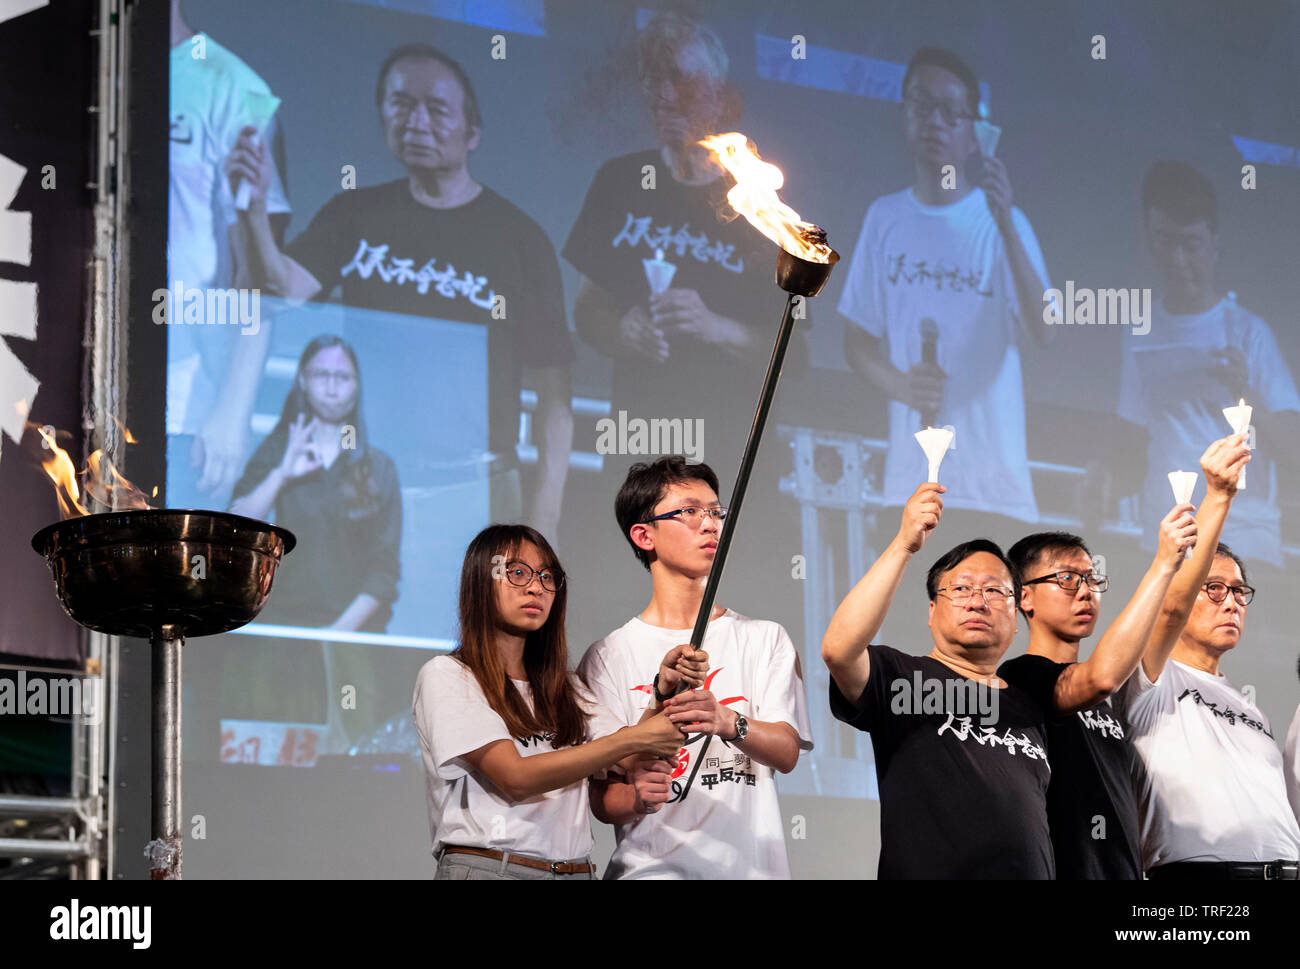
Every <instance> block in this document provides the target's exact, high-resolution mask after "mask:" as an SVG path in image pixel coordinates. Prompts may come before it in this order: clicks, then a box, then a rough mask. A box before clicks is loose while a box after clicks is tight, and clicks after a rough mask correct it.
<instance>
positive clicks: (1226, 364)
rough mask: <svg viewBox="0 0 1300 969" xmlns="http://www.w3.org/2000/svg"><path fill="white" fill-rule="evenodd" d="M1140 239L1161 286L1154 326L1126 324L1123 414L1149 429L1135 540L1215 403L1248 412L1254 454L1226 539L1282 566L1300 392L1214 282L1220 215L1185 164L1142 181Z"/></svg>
mask: <svg viewBox="0 0 1300 969" xmlns="http://www.w3.org/2000/svg"><path fill="white" fill-rule="evenodd" d="M1142 215H1143V222H1144V225H1145V229H1146V240H1147V247H1148V249H1149V251H1150V253H1151V259H1152V262H1154V264H1155V269H1156V273H1157V276H1158V279H1159V282H1160V298H1159V299H1158V300H1157V301H1156V302H1155V304H1154V306H1153V308H1152V320H1151V331H1150V333H1148V334H1145V335H1140V336H1139V335H1137V334H1135V333H1133V332H1131V331H1130V332H1126V334H1125V336H1124V356H1123V364H1122V369H1121V375H1120V395H1119V416H1120V417H1122V418H1124V419H1125V420H1128V421H1131V422H1132V423H1134V424H1139V425H1141V426H1143V427H1145V428H1146V430H1147V434H1148V437H1149V444H1148V447H1147V454H1146V481H1145V484H1144V485H1143V488H1142V520H1143V522H1144V523H1145V524H1146V526H1147V527H1146V531H1145V532H1144V535H1143V539H1144V542H1145V544H1146V545H1147V546H1148V547H1152V546H1153V545H1154V533H1153V531H1152V528H1151V526H1152V523H1153V522H1154V521H1155V520H1156V519H1155V518H1154V517H1153V512H1155V513H1156V514H1158V511H1157V510H1158V509H1160V508H1162V507H1163V506H1164V504H1165V503H1166V501H1167V499H1168V496H1169V484H1168V482H1167V480H1166V477H1165V476H1166V474H1167V473H1168V472H1169V471H1173V470H1176V469H1178V468H1191V467H1194V466H1195V465H1194V462H1195V460H1196V456H1197V454H1199V453H1200V451H1201V449H1202V448H1203V447H1204V446H1205V442H1206V441H1210V440H1214V439H1215V438H1218V437H1220V436H1221V435H1222V434H1223V432H1224V430H1226V429H1227V424H1226V422H1225V421H1224V418H1223V408H1225V407H1230V406H1232V405H1233V404H1236V403H1237V401H1238V400H1240V399H1243V398H1244V399H1245V401H1246V403H1248V404H1250V405H1251V406H1252V407H1253V408H1254V412H1253V414H1252V416H1251V423H1252V424H1253V425H1254V428H1255V431H1256V438H1257V440H1255V441H1254V442H1252V443H1253V444H1254V445H1255V446H1256V447H1257V448H1258V449H1259V453H1258V454H1257V455H1256V456H1255V459H1254V460H1253V461H1252V462H1251V466H1250V481H1249V483H1248V486H1247V487H1246V489H1245V490H1244V491H1243V492H1242V493H1241V494H1240V495H1238V496H1237V497H1236V500H1235V501H1234V504H1233V513H1232V521H1230V522H1229V523H1228V525H1227V527H1226V531H1225V538H1226V539H1227V540H1228V541H1229V542H1230V543H1231V544H1232V547H1233V548H1234V549H1235V550H1236V552H1237V554H1238V555H1240V556H1242V558H1245V559H1248V560H1249V559H1254V560H1259V561H1261V562H1265V563H1268V565H1269V566H1272V567H1275V568H1276V567H1280V566H1281V565H1282V561H1283V560H1282V528H1281V525H1282V515H1281V510H1280V507H1279V503H1278V498H1279V494H1280V489H1281V485H1282V484H1283V482H1284V481H1285V480H1286V478H1287V476H1288V475H1291V476H1294V474H1295V473H1296V471H1297V470H1300V461H1298V459H1297V454H1300V450H1298V449H1297V448H1296V446H1295V443H1296V442H1297V441H1300V394H1297V392H1296V385H1295V380H1294V379H1293V377H1292V374H1291V371H1290V369H1289V368H1288V367H1287V364H1286V361H1285V360H1284V359H1283V357H1282V353H1281V351H1280V350H1279V349H1278V345H1277V340H1276V339H1275V338H1274V336H1273V331H1272V330H1271V329H1270V328H1269V325H1268V324H1267V323H1265V322H1264V321H1263V320H1262V319H1260V318H1259V317H1258V316H1256V315H1255V314H1253V313H1251V312H1249V311H1248V310H1246V309H1244V308H1243V307H1242V306H1240V305H1238V303H1237V300H1236V297H1235V294H1232V293H1227V294H1225V293H1224V292H1223V290H1222V289H1221V288H1220V286H1219V282H1218V278H1217V274H1218V263H1219V211H1218V202H1217V199H1216V197H1215V193H1214V188H1213V186H1212V185H1211V184H1210V182H1209V180H1208V179H1207V178H1206V177H1205V176H1204V175H1202V174H1201V173H1200V172H1198V171H1197V170H1196V169H1194V168H1192V167H1191V166H1190V165H1186V164H1183V163H1181V162H1160V163H1158V164H1156V165H1154V166H1152V168H1151V169H1150V170H1149V171H1148V172H1147V174H1146V177H1145V178H1144V179H1143V182H1142Z"/></svg>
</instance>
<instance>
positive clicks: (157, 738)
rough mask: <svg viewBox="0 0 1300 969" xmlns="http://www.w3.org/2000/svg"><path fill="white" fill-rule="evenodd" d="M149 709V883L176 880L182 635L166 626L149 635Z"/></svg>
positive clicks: (179, 818)
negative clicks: (150, 781) (150, 653)
mask: <svg viewBox="0 0 1300 969" xmlns="http://www.w3.org/2000/svg"><path fill="white" fill-rule="evenodd" d="M150 645H151V646H152V647H153V648H152V650H151V652H152V654H153V655H152V657H151V659H152V666H153V669H152V673H151V678H152V686H153V711H152V716H151V724H150V727H151V738H150V740H151V747H152V750H151V752H152V754H153V803H152V805H151V810H150V814H151V821H152V827H153V840H152V841H150V842H149V869H150V871H149V875H150V878H152V879H153V880H154V881H163V880H172V879H179V878H180V877H181V649H182V648H183V647H184V645H185V637H184V636H183V635H182V634H181V632H180V630H179V629H178V628H177V627H175V626H171V625H166V626H163V627H162V628H161V629H160V630H159V631H158V632H156V633H155V634H154V635H153V636H152V637H150Z"/></svg>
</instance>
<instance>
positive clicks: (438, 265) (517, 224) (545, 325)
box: [227, 44, 573, 535]
mask: <svg viewBox="0 0 1300 969" xmlns="http://www.w3.org/2000/svg"><path fill="white" fill-rule="evenodd" d="M375 103H376V106H377V108H378V110H379V115H380V120H381V121H382V123H383V127H384V137H385V139H386V141H387V145H388V148H389V150H390V151H391V152H392V154H393V157H394V158H395V159H396V160H397V161H398V162H399V163H400V164H401V165H402V166H403V167H404V168H405V169H406V175H405V176H404V177H402V178H400V179H398V180H396V181H393V182H389V183H387V184H384V185H376V186H373V187H370V188H358V189H351V190H345V191H342V192H340V193H339V194H337V195H335V196H334V197H333V198H332V199H330V201H329V202H327V203H326V204H325V206H324V207H323V208H322V209H321V210H320V211H319V212H317V213H316V215H315V216H314V217H313V218H312V220H311V224H310V225H308V226H307V228H306V230H305V231H303V232H302V234H301V235H299V236H298V237H297V238H296V239H294V240H293V242H291V243H290V244H289V246H288V247H287V249H285V250H283V251H282V250H281V249H280V248H279V247H278V246H277V245H276V244H275V241H274V239H273V238H272V236H271V234H270V232H269V226H268V224H267V221H266V214H265V208H264V206H263V205H262V204H261V188H262V187H263V186H264V185H265V184H266V178H267V177H268V173H269V172H268V165H267V160H266V154H265V151H264V150H262V149H260V148H258V147H257V146H256V145H255V144H253V143H252V141H251V140H250V138H249V137H247V136H241V138H240V141H239V144H238V146H237V147H236V149H235V151H234V152H232V154H231V157H230V161H229V163H228V166H227V167H228V170H229V172H230V173H231V177H232V178H235V177H241V178H246V179H248V180H249V181H251V182H253V183H254V184H255V185H256V186H258V189H257V190H255V192H254V202H253V204H252V206H251V207H250V209H249V212H248V213H247V214H246V215H245V216H241V219H246V220H247V223H248V229H249V233H250V235H251V238H252V245H251V249H252V254H251V257H250V266H251V268H252V270H253V275H254V279H255V281H256V284H257V285H260V286H261V287H262V288H263V290H264V291H265V292H269V293H271V294H273V295H277V296H285V297H291V298H295V299H310V298H313V297H315V298H324V297H327V296H329V295H330V294H331V293H332V292H333V291H334V290H335V289H336V288H341V290H342V296H343V302H344V303H345V304H347V305H349V306H359V307H365V308H369V309H376V310H385V311H388V312H393V313H402V314H406V315H410V316H427V317H434V318H438V319H444V320H456V321H463V322H469V323H477V324H481V325H483V326H485V327H487V331H488V337H487V342H488V361H487V366H488V410H489V415H488V423H489V433H488V437H489V451H490V452H491V454H492V455H494V463H493V464H492V469H493V474H492V478H491V496H492V502H493V507H492V517H493V518H494V519H495V520H516V519H518V518H519V517H520V516H521V514H524V513H526V514H527V515H528V516H529V520H530V521H531V522H532V523H533V524H534V525H535V526H536V527H538V528H539V530H541V531H542V532H543V533H544V534H548V535H554V533H555V529H556V527H557V524H558V521H559V514H560V505H561V498H562V493H563V488H564V481H565V477H566V474H567V470H568V458H569V448H570V444H571V440H572V432H573V416H572V411H571V406H570V397H569V393H570V380H569V363H570V361H571V359H572V357H573V347H572V344H571V341H570V338H569V331H568V327H567V325H566V323H565V314H564V297H563V291H562V287H561V283H560V271H559V264H558V262H557V261H556V258H555V250H554V247H553V246H552V245H551V242H550V240H549V239H548V238H547V237H546V234H545V233H544V232H543V230H542V228H541V227H540V226H539V225H538V224H537V223H536V222H534V221H533V220H532V219H531V218H529V217H528V216H527V215H525V214H524V213H523V212H522V211H521V210H520V209H519V208H517V207H516V206H514V205H512V204H511V203H510V202H508V201H506V200H505V199H504V198H502V197H501V196H500V195H498V194H497V193H496V192H494V191H493V190H492V189H491V188H489V187H487V186H486V185H483V184H481V183H480V182H478V181H476V180H475V179H474V177H473V175H472V173H471V171H470V156H471V154H472V153H473V152H474V150H475V149H476V148H477V147H478V145H479V139H480V136H481V134H482V131H483V127H484V121H483V118H482V116H481V114H480V111H479V107H478V102H477V99H476V98H475V95H474V89H473V86H472V85H471V83H470V80H469V77H468V75H466V73H465V71H464V69H463V68H462V67H461V66H460V65H459V64H457V63H456V62H455V61H454V60H452V59H451V58H450V57H448V56H447V55H446V54H444V53H442V52H441V51H439V50H437V49H435V48H433V47H429V46H428V45H424V44H411V45H408V46H404V47H400V48H398V49H396V50H394V51H393V52H392V53H390V54H389V56H388V57H387V59H385V61H384V63H383V64H382V66H381V67H380V69H379V76H378V81H377V84H376V89H375ZM525 367H527V368H529V370H530V371H531V373H532V375H533V380H534V381H535V383H536V386H537V392H538V409H537V414H536V423H537V427H538V428H539V432H538V434H537V440H538V441H539V450H540V458H539V460H540V470H539V474H538V484H537V488H536V491H535V494H534V495H533V497H532V501H531V502H530V504H529V506H528V507H527V508H521V507H520V499H519V495H518V488H519V472H518V469H517V467H516V464H517V458H516V452H515V444H516V442H517V439H518V427H519V413H520V402H519V394H520V387H521V385H522V371H523V369H524V368H525Z"/></svg>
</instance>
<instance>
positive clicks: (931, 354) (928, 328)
mask: <svg viewBox="0 0 1300 969" xmlns="http://www.w3.org/2000/svg"><path fill="white" fill-rule="evenodd" d="M921 362H922V363H927V364H928V363H932V364H934V365H936V366H938V364H939V326H938V324H936V323H935V322H934V320H932V319H930V317H928V316H927V317H925V318H924V319H923V320H921ZM938 419H939V415H938V414H937V413H935V412H934V411H921V426H922V427H934V424H935V421H937V420H938Z"/></svg>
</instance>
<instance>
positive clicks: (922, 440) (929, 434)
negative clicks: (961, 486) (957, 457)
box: [914, 427, 954, 484]
mask: <svg viewBox="0 0 1300 969" xmlns="http://www.w3.org/2000/svg"><path fill="white" fill-rule="evenodd" d="M914 436H915V437H916V443H917V444H919V445H921V450H922V451H924V452H925V458H926V460H927V461H929V462H930V477H928V478H927V479H926V480H927V481H933V482H934V483H935V484H938V482H939V465H940V464H941V463H942V462H943V456H944V455H945V454H947V453H948V448H949V447H950V446H951V445H952V439H953V436H954V435H953V432H952V431H950V430H948V429H947V428H945V427H927V428H926V429H925V430H923V431H917V432H916V434H915V435H914Z"/></svg>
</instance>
